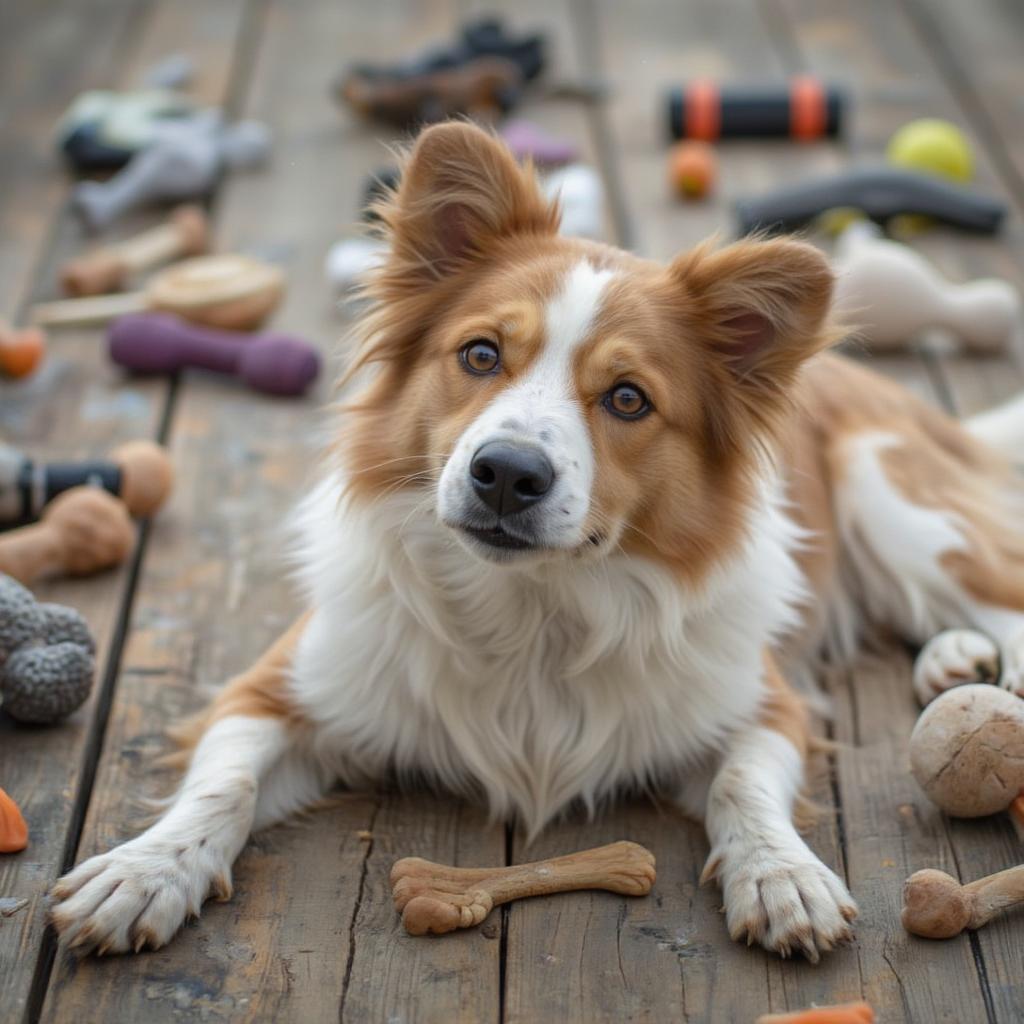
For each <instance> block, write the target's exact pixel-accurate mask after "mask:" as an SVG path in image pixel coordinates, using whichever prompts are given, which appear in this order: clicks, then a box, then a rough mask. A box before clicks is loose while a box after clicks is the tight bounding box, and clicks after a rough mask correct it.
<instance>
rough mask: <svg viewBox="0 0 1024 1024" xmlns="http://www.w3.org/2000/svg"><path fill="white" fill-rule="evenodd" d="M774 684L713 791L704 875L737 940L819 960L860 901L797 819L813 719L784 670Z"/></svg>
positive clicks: (842, 934) (731, 749) (845, 929)
mask: <svg viewBox="0 0 1024 1024" xmlns="http://www.w3.org/2000/svg"><path fill="white" fill-rule="evenodd" d="M772 683H773V685H774V686H775V688H776V689H775V691H774V693H773V697H772V699H771V700H770V702H769V706H768V708H767V710H766V713H765V714H764V715H763V716H762V719H761V722H760V724H757V725H754V726H751V727H749V728H747V729H744V730H742V731H740V732H738V733H737V734H736V735H735V736H734V737H733V738H732V741H731V742H730V744H729V746H728V747H727V749H726V752H725V754H724V756H723V757H722V760H721V762H720V764H719V766H718V769H717V771H716V773H715V774H714V777H713V779H712V782H711V786H710V788H709V789H708V794H707V803H706V809H705V825H706V828H707V832H708V838H709V840H710V842H711V853H710V855H709V856H708V861H707V865H706V866H705V868H704V873H703V876H702V879H701V880H702V881H706V880H708V879H711V878H717V879H718V881H719V883H720V884H721V886H722V892H723V897H724V902H725V914H726V922H727V924H728V928H729V934H730V935H731V936H732V938H734V939H742V938H746V939H747V942H748V943H751V942H759V943H760V944H761V945H762V946H764V947H765V948H766V949H771V950H774V951H775V952H777V953H780V954H781V955H782V956H788V955H790V953H792V952H794V951H797V950H802V951H803V952H804V954H805V955H806V956H807V958H808V959H809V960H811V961H815V962H816V961H817V960H818V958H819V956H820V955H821V953H824V952H826V951H828V950H830V949H832V948H833V946H835V945H837V944H838V943H840V942H843V941H846V940H848V939H849V938H850V937H851V931H850V925H849V923H850V921H852V920H853V919H854V918H855V917H856V916H857V907H856V904H855V903H854V901H853V899H852V897H851V896H850V894H849V892H848V891H847V889H846V886H845V885H844V884H843V883H842V882H841V881H840V880H839V878H837V877H836V875H835V873H834V872H833V871H831V870H830V869H829V868H827V867H826V866H825V865H824V864H823V863H822V862H821V861H820V860H819V859H818V858H817V857H816V856H815V854H814V853H813V852H812V851H811V849H810V848H809V847H808V845H807V844H806V843H805V842H804V840H803V839H802V838H801V837H800V835H799V833H798V832H797V830H796V828H795V826H794V824H793V808H794V803H795V800H796V798H797V795H798V793H799V791H800V788H801V786H802V785H803V781H804V757H805V742H806V741H805V737H806V731H805V730H806V724H805V722H806V720H805V717H804V714H803V709H802V705H801V702H800V701H799V698H797V697H796V695H795V694H793V693H792V692H791V691H788V690H786V689H784V684H783V683H781V680H779V679H778V677H777V676H776V677H774V679H772ZM780 688H782V689H780Z"/></svg>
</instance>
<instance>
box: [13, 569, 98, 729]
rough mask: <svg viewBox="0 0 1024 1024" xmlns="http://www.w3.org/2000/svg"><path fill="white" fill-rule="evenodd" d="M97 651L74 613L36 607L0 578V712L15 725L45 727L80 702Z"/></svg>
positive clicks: (47, 606)
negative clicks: (23, 723) (25, 723)
mask: <svg viewBox="0 0 1024 1024" xmlns="http://www.w3.org/2000/svg"><path fill="white" fill-rule="evenodd" d="M95 652H96V645H95V643H94V642H93V639H92V635H91V634H90V633H89V627H88V626H87V625H86V623H85V620H84V619H83V618H82V616H81V615H79V614H78V612H76V611H75V610H74V609H73V608H67V607H65V606H64V605H59V604H40V603H39V602H38V601H36V599H35V598H34V597H33V596H32V594H31V593H30V592H29V591H28V590H26V589H25V588H24V587H23V586H22V585H21V584H20V583H18V582H17V580H14V579H12V578H11V577H10V576H5V575H3V574H2V573H0V708H2V709H3V710H4V711H5V712H6V713H7V714H8V715H10V716H11V717H12V718H14V719H16V720H17V721H19V722H27V723H31V724H34V725H49V724H51V723H53V722H56V721H57V720H58V719H61V718H63V717H64V716H65V715H69V714H71V712H72V711H74V710H75V709H76V708H77V707H79V706H80V705H81V704H83V703H84V702H85V699H86V698H87V697H88V696H89V691H90V690H91V689H92V681H93V676H94V675H95V667H96V666H95V660H94V655H95Z"/></svg>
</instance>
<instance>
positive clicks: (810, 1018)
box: [756, 1003, 875, 1024]
mask: <svg viewBox="0 0 1024 1024" xmlns="http://www.w3.org/2000/svg"><path fill="white" fill-rule="evenodd" d="M874 1021H875V1011H874V1010H872V1009H871V1007H870V1006H868V1004H867V1003H841V1004H839V1005H837V1006H814V1007H811V1009H809V1010H794V1011H793V1012H792V1013H766V1014H763V1015H762V1016H760V1017H758V1018H757V1022H756V1024H874Z"/></svg>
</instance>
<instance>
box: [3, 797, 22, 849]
mask: <svg viewBox="0 0 1024 1024" xmlns="http://www.w3.org/2000/svg"><path fill="white" fill-rule="evenodd" d="M26 846H28V825H26V824H25V819H24V818H23V817H22V816H21V811H19V810H18V805H17V804H16V803H15V802H14V801H13V800H12V799H11V798H10V797H9V796H8V795H7V794H6V793H5V792H4V791H3V790H2V789H0V853H17V852H18V851H19V850H24V849H25V847H26Z"/></svg>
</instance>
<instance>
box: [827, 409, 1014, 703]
mask: <svg viewBox="0 0 1024 1024" xmlns="http://www.w3.org/2000/svg"><path fill="white" fill-rule="evenodd" d="M905 426H906V429H905V430H904V429H897V430H893V431H892V432H883V431H863V432H860V433H857V434H854V435H852V436H849V437H846V438H843V439H841V440H840V441H839V442H837V444H836V446H835V450H834V452H833V460H832V461H833V467H834V476H835V479H836V481H837V484H836V509H837V517H838V525H839V531H840V535H841V538H842V547H843V565H844V577H845V584H846V588H847V589H849V590H852V591H853V592H854V594H855V597H856V599H857V601H858V603H859V604H860V605H861V606H862V607H863V608H864V611H865V614H866V618H867V619H868V620H869V621H871V622H874V623H877V624H881V625H883V626H889V627H891V628H893V629H895V630H896V631H897V632H898V633H899V634H900V635H901V636H902V637H903V638H905V639H906V640H908V641H910V642H911V643H915V644H919V645H924V647H923V650H922V651H921V653H920V655H919V656H918V659H917V661H916V664H915V670H914V686H915V690H916V692H917V694H918V697H919V698H920V700H921V701H922V703H927V702H928V701H929V700H931V699H932V698H933V697H935V696H936V695H937V694H939V693H941V692H942V691H943V690H945V689H947V688H949V687H950V686H956V685H959V684H961V683H967V682H998V683H999V685H1001V686H1003V687H1005V688H1007V689H1010V690H1013V691H1016V692H1024V486H1022V483H1021V481H1020V480H1019V478H1017V477H1016V475H1015V474H1014V473H1013V472H1012V471H1011V470H1010V469H1009V467H1008V466H1007V465H1006V464H1005V463H1004V462H1003V461H1002V460H1001V459H1000V458H999V457H998V456H997V455H996V453H995V452H993V451H990V450H989V449H988V448H987V447H986V446H985V445H983V444H981V443H979V442H978V441H976V440H974V439H973V438H972V437H970V436H969V435H968V433H967V432H966V431H963V430H961V429H960V428H958V427H955V426H952V425H951V426H950V430H951V431H954V432H947V433H942V434H938V433H936V432H935V431H930V430H926V429H924V428H923V427H922V426H921V425H920V424H919V423H916V422H914V423H910V424H906V425H905Z"/></svg>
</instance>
